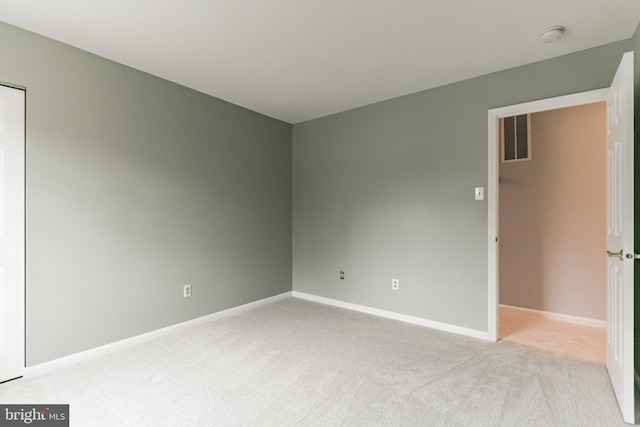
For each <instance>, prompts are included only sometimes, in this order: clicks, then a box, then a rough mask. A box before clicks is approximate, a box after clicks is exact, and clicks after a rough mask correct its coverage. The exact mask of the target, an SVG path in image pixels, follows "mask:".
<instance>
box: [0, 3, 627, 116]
mask: <svg viewBox="0 0 640 427" xmlns="http://www.w3.org/2000/svg"><path fill="white" fill-rule="evenodd" d="M0 20H1V21H4V22H7V23H9V24H13V25H16V26H18V27H22V28H25V29H27V30H30V31H33V32H36V33H39V34H42V35H44V36H47V37H50V38H53V39H56V40H59V41H62V42H64V43H68V44H70V45H72V46H76V47H79V48H81V49H84V50H87V51H89V52H93V53H95V54H97V55H100V56H103V57H106V58H109V59H112V60H114V61H117V62H120V63H122V64H126V65H128V66H131V67H133V68H137V69H139V70H143V71H146V72H148V73H150V74H154V75H156V76H160V77H163V78H165V79H168V80H171V81H174V82H177V83H180V84H182V85H184V86H188V87H190V88H193V89H196V90H198V91H201V92H204V93H207V94H210V95H213V96H216V97H218V98H222V99H224V100H227V101H229V102H232V103H234V104H238V105H241V106H243V107H246V108H249V109H251V110H254V111H257V112H260V113H263V114H266V115H268V116H271V117H275V118H278V119H281V120H284V121H286V122H289V123H298V122H301V121H305V120H308V119H312V118H316V117H321V116H325V115H328V114H332V113H336V112H339V111H344V110H348V109H351V108H355V107H359V106H362V105H366V104H370V103H373V102H377V101H382V100H385V99H389V98H393V97H397V96H400V95H405V94H408V93H413V92H417V91H420V90H424V89H428V88H432V87H436V86H441V85H444V84H447V83H452V82H455V81H459V80H463V79H466V78H469V77H473V76H478V75H482V74H486V73H490V72H493V71H497V70H501V69H505V68H510V67H514V66H518V65H522V64H526V63H530V62H534V61H538V60H542V59H546V58H550V57H553V56H558V55H563V54H566V53H570V52H575V51H578V50H582V49H586V48H589V47H594V46H598V45H602V44H605V43H610V42H614V41H617V40H622V39H627V38H630V37H631V36H632V35H633V33H634V31H635V29H636V26H637V25H638V23H639V22H640V1H639V0H526V1H524V0H486V1H478V0H449V1H446V0H439V1H435V0H395V1H394V0H180V1H169V0H83V1H81V0H49V1H42V0H0ZM552 25H564V26H566V27H567V33H566V35H565V37H564V38H562V39H561V40H560V41H559V42H556V43H552V44H542V43H540V42H539V41H538V34H539V33H540V32H541V31H542V30H543V29H545V28H546V27H549V26H552Z"/></svg>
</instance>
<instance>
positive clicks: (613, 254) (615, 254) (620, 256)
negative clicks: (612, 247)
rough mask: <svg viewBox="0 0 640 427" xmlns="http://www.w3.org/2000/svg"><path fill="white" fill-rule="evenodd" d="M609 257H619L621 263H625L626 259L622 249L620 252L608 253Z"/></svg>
mask: <svg viewBox="0 0 640 427" xmlns="http://www.w3.org/2000/svg"><path fill="white" fill-rule="evenodd" d="M607 256H608V257H617V258H619V259H620V261H624V258H622V249H620V252H611V251H609V250H608V251H607Z"/></svg>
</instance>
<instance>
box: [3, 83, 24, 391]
mask: <svg viewBox="0 0 640 427" xmlns="http://www.w3.org/2000/svg"><path fill="white" fill-rule="evenodd" d="M0 85H1V87H2V92H3V93H2V100H1V101H2V104H1V105H0V135H1V137H2V139H1V140H0V145H1V147H0V149H1V150H0V151H1V152H0V163H2V164H1V165H0V172H1V175H2V176H0V186H1V187H2V188H0V198H1V200H0V209H1V210H2V212H0V222H1V224H0V227H1V230H0V231H1V233H0V243H1V245H0V251H1V252H0V263H1V271H0V381H8V380H11V379H14V378H18V377H20V376H22V374H23V371H24V367H25V352H26V349H25V340H26V337H25V327H26V325H25V288H26V282H25V274H26V265H25V259H26V253H25V246H26V240H25V237H26V229H25V222H26V217H25V208H26V206H25V201H26V193H25V190H26V175H25V171H26V138H25V133H26V128H25V123H26V90H25V89H24V88H19V87H16V86H13V85H7V84H3V83H0Z"/></svg>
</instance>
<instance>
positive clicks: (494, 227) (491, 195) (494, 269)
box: [487, 88, 609, 341]
mask: <svg viewBox="0 0 640 427" xmlns="http://www.w3.org/2000/svg"><path fill="white" fill-rule="evenodd" d="M608 92H609V89H608V88H605V89H597V90H591V91H588V92H581V93H576V94H573V95H565V96H558V97H555V98H548V99H542V100H539V101H532V102H525V103H522V104H515V105H509V106H506V107H500V108H493V109H491V110H489V140H488V144H489V167H488V170H489V177H488V185H487V193H488V194H487V203H488V204H489V213H488V218H489V219H488V221H489V224H488V230H489V231H488V236H487V237H488V239H487V240H488V249H489V250H488V252H489V257H488V258H489V265H488V275H489V277H488V279H489V280H488V281H489V292H488V295H489V301H488V310H487V312H488V316H489V318H488V334H489V340H491V341H498V338H499V337H498V325H499V310H498V306H499V303H500V301H499V292H498V290H499V286H498V272H499V269H498V238H499V235H498V230H499V228H498V224H499V218H498V212H499V210H498V207H499V194H498V174H499V164H500V163H499V162H500V158H499V155H500V147H499V145H500V135H499V126H498V125H499V119H500V118H502V117H509V116H515V115H519V114H526V113H537V112H540V111H549V110H556V109H559V108H566V107H575V106H578V105H584V104H592V103H594V102H601V101H606V99H607V93H608Z"/></svg>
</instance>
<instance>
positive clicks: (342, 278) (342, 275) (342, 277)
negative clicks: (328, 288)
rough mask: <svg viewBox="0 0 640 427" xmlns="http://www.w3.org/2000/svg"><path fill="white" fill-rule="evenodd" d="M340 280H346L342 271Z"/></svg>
mask: <svg viewBox="0 0 640 427" xmlns="http://www.w3.org/2000/svg"><path fill="white" fill-rule="evenodd" d="M340 280H344V271H342V270H340Z"/></svg>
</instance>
